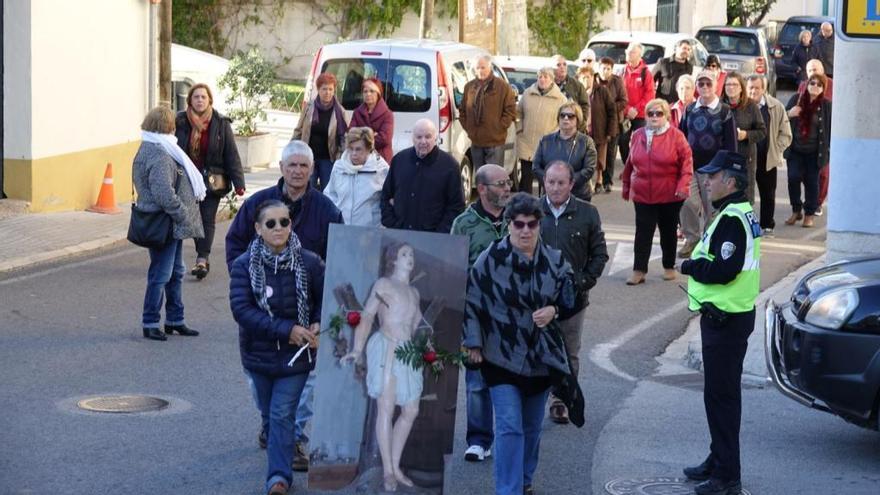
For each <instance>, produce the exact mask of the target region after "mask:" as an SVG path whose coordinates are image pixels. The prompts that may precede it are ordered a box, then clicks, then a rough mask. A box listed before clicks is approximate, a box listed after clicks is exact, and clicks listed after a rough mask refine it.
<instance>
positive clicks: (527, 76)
mask: <svg viewBox="0 0 880 495" xmlns="http://www.w3.org/2000/svg"><path fill="white" fill-rule="evenodd" d="M504 72H506V73H507V80H508V81H510V84H512V85H514V86H516V89H518V90H519V93H520V94H522V92H523V91H525V90H526V88H528V87H529V86H531V85H532V84H535V83H536V82H538V74H537V71H531V70H529V71H526V70H518V69H509V68H505V69H504Z"/></svg>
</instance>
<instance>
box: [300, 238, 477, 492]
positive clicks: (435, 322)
mask: <svg viewBox="0 0 880 495" xmlns="http://www.w3.org/2000/svg"><path fill="white" fill-rule="evenodd" d="M467 252H468V250H467V238H466V237H463V236H451V235H446V234H436V233H427V232H413V231H404V230H394V229H377V228H367V227H355V226H346V225H336V224H332V225H331V226H330V236H329V245H328V251H327V266H326V272H325V277H324V295H323V306H322V314H321V328H322V331H321V335H320V342H319V348H318V358H317V360H318V362H317V366H316V369H315V374H316V376H315V383H314V407H313V410H314V417H313V419H312V422H311V431H310V435H309V438H310V440H309V446H308V451H309V457H310V465H309V488H310V489H321V490H344V491H346V492H348V491H350V490H356V491H358V492H366V493H378V492H381V491H383V490H387V489H391V488H398V487H399V488H400V490H401V491H403V492H404V493H440V489H441V487H442V486H443V472H444V465H443V458H444V455H448V454H450V453H451V452H452V440H453V438H454V428H455V405H456V400H457V395H458V390H457V389H458V372H459V365H458V361H459V360H460V358H461V350H460V346H461V328H462V320H463V315H464V295H465V286H466V283H467V280H466V279H467ZM377 425H378V427H377ZM408 427H411V429H410V430H409V432H407V428H408ZM398 458H399V463H397V462H395V459H398ZM410 482H412V483H413V484H414V485H415V486H413V487H409V486H408V484H409V483H410Z"/></svg>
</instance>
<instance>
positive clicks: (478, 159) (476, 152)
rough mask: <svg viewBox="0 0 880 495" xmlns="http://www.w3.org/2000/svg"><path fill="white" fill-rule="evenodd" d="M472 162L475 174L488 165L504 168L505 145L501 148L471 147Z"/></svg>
mask: <svg viewBox="0 0 880 495" xmlns="http://www.w3.org/2000/svg"><path fill="white" fill-rule="evenodd" d="M471 161H472V162H473V166H474V173H476V171H477V169H478V168H480V167H482V166H483V165H485V164H487V163H493V164H495V165H499V166H501V167H503V166H504V145H503V144H502V145H500V146H485V147H484V146H471Z"/></svg>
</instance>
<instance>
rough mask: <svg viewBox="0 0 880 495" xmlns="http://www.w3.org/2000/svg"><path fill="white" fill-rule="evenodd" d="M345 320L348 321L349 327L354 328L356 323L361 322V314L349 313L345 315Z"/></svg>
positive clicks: (356, 312)
mask: <svg viewBox="0 0 880 495" xmlns="http://www.w3.org/2000/svg"><path fill="white" fill-rule="evenodd" d="M345 318H346V320H347V321H348V324H349V326H352V327H356V326H358V323H360V322H361V314H360V312H358V311H349V312H348V314H347V315H345Z"/></svg>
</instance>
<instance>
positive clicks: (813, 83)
mask: <svg viewBox="0 0 880 495" xmlns="http://www.w3.org/2000/svg"><path fill="white" fill-rule="evenodd" d="M810 86H819V87H820V88H822V87H824V86H823V85H822V83H820V82H819V81H810Z"/></svg>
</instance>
